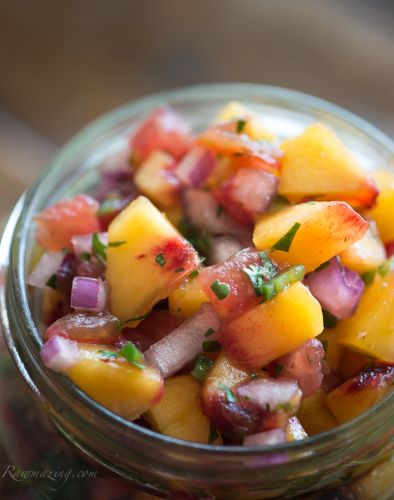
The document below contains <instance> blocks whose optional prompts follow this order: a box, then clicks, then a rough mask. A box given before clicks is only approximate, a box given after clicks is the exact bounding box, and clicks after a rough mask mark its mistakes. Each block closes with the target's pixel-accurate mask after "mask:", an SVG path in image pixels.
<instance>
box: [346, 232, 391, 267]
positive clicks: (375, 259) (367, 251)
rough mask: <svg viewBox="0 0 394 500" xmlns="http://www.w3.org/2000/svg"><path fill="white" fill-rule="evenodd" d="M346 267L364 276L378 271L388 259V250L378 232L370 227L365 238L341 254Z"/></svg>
mask: <svg viewBox="0 0 394 500" xmlns="http://www.w3.org/2000/svg"><path fill="white" fill-rule="evenodd" d="M340 257H341V262H342V264H343V265H344V266H346V267H348V268H350V269H353V271H356V273H359V274H362V273H366V272H368V271H372V270H373V269H376V268H377V267H379V266H380V265H381V264H383V262H384V261H385V259H386V250H385V248H384V245H383V243H382V241H381V240H380V238H379V236H378V235H377V233H376V231H374V230H373V229H372V227H370V228H369V229H368V231H367V232H366V233H365V234H364V236H363V237H362V238H361V239H360V240H358V241H356V243H353V245H351V246H350V247H348V248H347V249H346V250H345V251H344V252H342V253H341V254H340Z"/></svg>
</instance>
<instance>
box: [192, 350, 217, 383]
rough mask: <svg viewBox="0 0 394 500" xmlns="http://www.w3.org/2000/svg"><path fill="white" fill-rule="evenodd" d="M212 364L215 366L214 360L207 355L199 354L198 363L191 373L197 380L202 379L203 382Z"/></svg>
mask: <svg viewBox="0 0 394 500" xmlns="http://www.w3.org/2000/svg"><path fill="white" fill-rule="evenodd" d="M212 366H213V361H212V360H211V359H209V358H207V357H206V356H204V355H202V354H200V356H198V358H197V361H196V364H195V365H194V368H193V370H192V372H191V375H192V376H193V377H194V378H196V379H197V380H200V381H201V382H202V381H203V380H205V378H206V376H207V375H208V372H209V370H210V369H211V368H212Z"/></svg>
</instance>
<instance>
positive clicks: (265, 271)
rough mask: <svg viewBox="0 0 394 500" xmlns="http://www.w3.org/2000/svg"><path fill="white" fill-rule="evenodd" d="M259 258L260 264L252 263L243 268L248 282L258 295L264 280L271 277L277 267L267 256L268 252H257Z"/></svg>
mask: <svg viewBox="0 0 394 500" xmlns="http://www.w3.org/2000/svg"><path fill="white" fill-rule="evenodd" d="M259 255H260V258H261V264H260V265H257V264H252V265H250V266H248V267H245V268H243V271H244V273H246V274H247V275H248V278H249V280H250V282H251V283H252V285H253V288H254V291H255V293H256V295H257V297H259V296H260V295H261V294H262V292H261V287H262V286H263V284H264V280H269V279H271V278H273V277H274V276H275V275H276V273H277V268H276V266H275V265H274V264H273V262H272V261H271V259H270V258H269V256H268V253H267V252H266V251H265V252H259Z"/></svg>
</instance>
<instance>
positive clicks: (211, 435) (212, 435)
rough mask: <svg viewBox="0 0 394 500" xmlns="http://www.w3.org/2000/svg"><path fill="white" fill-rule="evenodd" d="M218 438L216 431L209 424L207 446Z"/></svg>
mask: <svg viewBox="0 0 394 500" xmlns="http://www.w3.org/2000/svg"><path fill="white" fill-rule="evenodd" d="M218 437H219V434H218V431H217V430H216V429H215V427H213V425H212V424H211V425H210V427H209V435H208V443H209V444H212V443H214V442H215V441H216V440H217V439H218Z"/></svg>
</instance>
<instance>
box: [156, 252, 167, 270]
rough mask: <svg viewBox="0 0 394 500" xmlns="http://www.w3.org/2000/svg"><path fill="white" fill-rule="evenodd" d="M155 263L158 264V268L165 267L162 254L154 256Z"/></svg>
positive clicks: (164, 259)
mask: <svg viewBox="0 0 394 500" xmlns="http://www.w3.org/2000/svg"><path fill="white" fill-rule="evenodd" d="M155 261H156V262H157V263H158V264H159V266H160V267H164V266H165V265H166V258H165V257H164V255H163V254H162V253H159V254H157V255H156V257H155Z"/></svg>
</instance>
